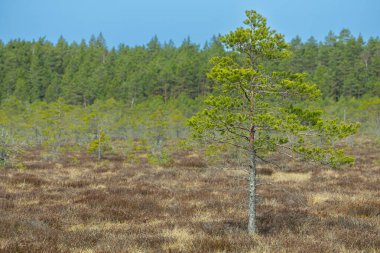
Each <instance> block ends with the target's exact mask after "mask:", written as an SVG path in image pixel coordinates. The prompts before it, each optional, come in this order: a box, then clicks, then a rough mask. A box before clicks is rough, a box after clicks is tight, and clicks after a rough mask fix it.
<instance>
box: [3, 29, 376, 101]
mask: <svg viewBox="0 0 380 253" xmlns="http://www.w3.org/2000/svg"><path fill="white" fill-rule="evenodd" d="M290 47H291V51H292V52H293V57H291V58H289V59H287V60H283V61H281V62H271V63H270V65H271V66H270V67H271V68H272V69H273V70H281V71H292V72H306V73H308V75H309V78H310V80H312V81H313V82H315V83H316V84H317V85H318V86H319V88H320V89H321V91H322V94H323V96H324V97H325V98H332V99H334V100H336V101H337V100H339V99H340V98H341V97H355V98H359V97H362V96H363V95H365V94H369V95H370V96H379V95H380V40H379V38H370V39H368V41H365V40H364V39H363V38H362V37H361V36H358V37H354V36H353V35H351V33H350V31H349V30H347V29H344V30H342V31H341V32H340V33H339V35H335V34H333V33H332V32H330V33H329V34H328V35H327V36H326V39H325V41H323V42H318V41H317V40H316V39H314V38H313V37H311V38H310V39H308V40H307V41H306V42H302V40H301V39H300V38H299V37H296V38H294V39H292V40H291V42H290ZM228 53H229V52H228V51H226V50H225V49H224V48H223V46H222V44H221V43H220V42H219V41H218V39H217V37H214V38H213V39H212V40H211V41H210V42H208V43H206V44H205V45H204V46H200V45H197V44H195V43H193V42H191V40H190V38H187V39H185V40H184V41H183V43H182V44H181V45H179V46H175V45H174V43H173V42H166V43H161V42H160V41H159V40H158V38H157V37H154V38H152V39H151V40H150V41H149V43H148V44H147V45H143V46H135V47H129V46H126V45H123V44H121V45H120V46H119V47H118V48H117V49H116V48H112V49H108V47H107V46H106V42H105V39H104V37H103V36H102V34H99V35H98V36H92V37H91V39H90V40H89V41H88V42H86V41H84V40H83V41H82V42H81V43H76V42H73V43H71V44H69V43H68V42H67V41H66V40H65V39H64V38H63V37H61V38H60V39H59V40H58V42H57V43H55V44H53V43H51V42H49V41H47V40H45V39H44V38H41V39H39V40H37V41H24V40H19V39H18V40H11V41H9V42H8V43H3V42H1V41H0V101H4V100H5V99H7V98H9V97H11V96H14V97H15V98H17V99H19V100H21V101H27V102H34V101H46V102H53V101H57V99H59V98H62V99H63V100H64V101H65V102H66V103H68V104H73V105H83V106H87V105H90V104H93V103H94V102H95V100H97V99H100V100H105V99H109V98H113V99H115V100H118V101H122V102H124V103H127V104H131V105H133V104H134V103H138V102H141V101H144V100H145V99H147V98H149V97H151V96H155V95H160V96H162V97H163V99H164V101H167V100H168V99H169V98H176V97H178V96H179V95H181V94H183V95H186V96H188V97H190V98H196V97H198V96H199V95H205V94H206V93H208V92H209V91H211V90H212V85H211V84H210V83H209V81H207V78H206V73H207V71H208V69H209V67H210V66H209V63H208V62H209V60H210V59H211V58H212V57H213V56H220V55H223V54H228Z"/></svg>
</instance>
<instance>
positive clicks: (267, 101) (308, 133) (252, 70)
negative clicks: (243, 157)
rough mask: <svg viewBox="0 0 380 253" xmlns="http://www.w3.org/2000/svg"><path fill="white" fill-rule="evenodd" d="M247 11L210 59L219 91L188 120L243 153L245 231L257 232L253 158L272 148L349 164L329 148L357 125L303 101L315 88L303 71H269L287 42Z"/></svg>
mask: <svg viewBox="0 0 380 253" xmlns="http://www.w3.org/2000/svg"><path fill="white" fill-rule="evenodd" d="M246 15H247V20H245V22H244V24H245V25H246V26H245V27H241V28H237V29H236V30H235V31H233V32H230V33H229V34H227V35H225V36H223V37H221V41H222V42H223V43H224V44H225V46H226V47H227V48H229V49H230V50H232V52H233V54H231V55H230V56H225V57H216V58H214V59H213V60H212V63H213V65H214V66H213V68H212V70H211V71H210V72H209V74H208V77H209V78H210V79H211V80H213V81H214V82H215V84H216V85H217V86H218V91H217V92H216V93H215V94H213V95H211V96H209V97H208V98H207V99H206V100H205V103H206V105H207V106H208V108H207V109H205V110H203V111H200V112H199V113H198V114H197V115H196V116H194V117H192V118H191V119H190V120H189V125H190V126H192V127H193V129H194V135H195V136H196V137H203V138H206V140H208V141H216V142H222V143H227V144H231V145H233V146H236V147H239V148H241V149H242V150H245V151H246V152H247V155H248V156H249V162H250V165H249V171H250V174H249V185H248V189H249V222H248V231H249V232H252V233H256V232H257V226H256V186H257V183H256V163H257V161H258V160H263V161H265V160H266V158H265V157H266V155H268V154H270V153H272V152H275V151H277V152H280V153H284V154H287V155H291V156H301V157H302V158H304V159H309V160H313V161H319V162H322V163H326V164H330V165H332V166H338V165H340V164H344V163H350V162H352V158H350V157H347V156H345V155H344V153H343V150H336V149H334V146H333V143H334V141H336V140H337V139H339V138H342V137H345V136H347V135H349V134H351V133H354V132H355V131H356V129H357V125H355V124H344V123H340V122H337V121H335V120H324V119H323V118H322V115H321V111H319V110H312V109H311V108H308V107H307V106H305V105H307V103H308V101H310V100H315V99H317V98H318V97H319V96H320V91H319V90H318V89H317V87H316V85H314V84H312V83H310V82H308V81H307V79H306V76H305V75H304V74H299V73H297V74H292V73H289V72H273V71H270V70H268V69H267V68H266V67H265V65H264V64H263V63H265V62H267V61H275V60H280V59H284V58H287V57H288V56H289V50H288V48H289V46H288V45H287V44H286V43H285V41H284V38H283V36H282V35H280V34H278V33H276V32H275V31H273V30H271V29H270V28H269V27H268V26H267V22H266V19H265V18H264V17H262V16H261V15H260V14H258V13H257V12H255V11H247V12H246ZM299 103H303V106H302V107H301V106H299ZM320 137H322V138H323V139H324V140H323V141H322V142H319V143H320V144H319V145H317V144H316V143H318V142H316V141H315V139H318V138H320ZM289 153H291V154H289Z"/></svg>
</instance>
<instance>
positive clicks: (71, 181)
mask: <svg viewBox="0 0 380 253" xmlns="http://www.w3.org/2000/svg"><path fill="white" fill-rule="evenodd" d="M350 152H351V153H352V154H354V155H355V156H356V157H357V162H356V164H355V165H354V166H353V167H351V168H342V169H339V170H333V169H326V168H320V167H316V166H310V165H304V164H297V163H289V164H287V166H286V167H287V168H288V169H285V170H280V169H276V168H271V167H269V166H268V165H266V164H261V165H260V167H259V181H260V184H261V185H260V186H259V190H258V192H259V205H258V227H259V230H260V233H259V234H258V235H255V236H252V235H249V234H247V232H246V224H247V212H246V210H247V192H246V191H245V187H246V181H245V179H244V178H245V176H246V172H245V171H244V170H243V169H241V168H239V167H234V166H217V167H211V166H205V165H206V164H205V163H204V162H203V161H202V160H201V159H200V158H199V157H197V156H195V155H191V154H185V153H184V154H180V155H178V154H177V156H176V159H175V163H174V164H173V165H172V166H170V167H159V166H148V165H147V164H144V163H142V164H133V163H130V162H128V160H126V159H125V158H121V157H120V158H119V157H113V158H110V159H106V160H103V161H100V162H96V161H94V160H93V159H90V158H89V157H87V156H86V155H81V156H78V157H77V158H76V159H69V158H68V157H66V158H65V159H63V160H60V161H57V162H48V161H43V160H41V159H40V158H39V157H40V156H39V153H38V152H37V151H30V152H27V153H26V154H25V156H24V161H23V163H24V167H25V169H24V170H15V169H2V170H0V252H380V147H379V145H378V144H375V143H373V142H361V143H360V144H357V145H355V147H354V148H353V149H352V150H351V151H350Z"/></svg>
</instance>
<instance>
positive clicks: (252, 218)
mask: <svg viewBox="0 0 380 253" xmlns="http://www.w3.org/2000/svg"><path fill="white" fill-rule="evenodd" d="M249 167H250V168H249V185H248V187H249V197H248V198H249V200H248V203H249V210H248V232H249V233H257V226H256V151H255V149H254V148H253V147H251V150H250V165H249Z"/></svg>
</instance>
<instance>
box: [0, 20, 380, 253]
mask: <svg viewBox="0 0 380 253" xmlns="http://www.w3.org/2000/svg"><path fill="white" fill-rule="evenodd" d="M251 14H252V13H251ZM255 17H256V18H257V17H260V16H255ZM251 18H252V20H251V22H253V23H252V24H251V25H253V26H254V25H257V24H258V23H260V22H263V20H261V21H260V20H259V21H257V20H254V19H253V17H251ZM257 22H258V23H257ZM248 25H249V23H248ZM237 31H239V29H238V30H237ZM242 31H243V30H240V32H242ZM261 32H263V31H262V30H260V29H259V31H258V32H257V34H254V35H255V36H258V35H263V34H260V33H261ZM237 33H238V32H237ZM243 33H244V32H242V34H240V35H243ZM235 35H236V36H237V37H234V36H235ZM235 35H234V34H233V33H231V34H230V35H229V36H230V37H228V35H227V36H224V37H223V36H218V37H214V38H213V39H212V40H211V41H210V42H207V43H206V44H205V45H203V46H200V45H197V44H194V43H192V42H191V40H190V38H187V39H185V40H184V41H183V43H182V44H181V45H180V46H175V45H174V44H173V43H172V42H165V43H161V42H160V41H159V40H158V38H157V37H154V38H152V40H151V41H150V42H149V43H148V44H147V45H144V46H136V47H129V46H126V45H123V44H121V45H120V46H119V47H118V48H111V49H110V48H108V47H107V46H106V42H105V39H104V38H103V36H102V34H99V35H98V36H97V37H95V36H93V37H92V38H91V39H90V41H89V42H86V41H84V40H83V41H82V42H81V43H79V44H78V43H76V42H73V43H71V44H69V43H67V42H66V41H65V39H64V38H60V39H59V40H58V42H57V43H51V42H49V41H46V40H45V39H44V38H41V39H39V40H38V41H22V40H12V41H9V42H7V43H3V42H1V41H0V167H1V168H2V169H1V171H0V172H1V174H0V178H1V181H0V207H1V208H0V214H1V215H0V217H1V218H0V225H1V226H0V249H1V250H4V251H6V252H7V251H8V252H17V251H19V252H23V251H25V250H26V249H28V250H31V251H34V252H49V251H50V252H59V251H62V252H67V251H75V250H77V251H84V250H93V251H96V252H98V251H99V252H107V251H108V252H114V251H129V252H138V251H142V252H157V251H174V252H210V251H227V252H231V251H237V252H249V251H251V250H257V251H273V252H278V251H280V250H283V249H285V251H289V252H296V251H297V250H298V251H299V250H300V247H299V246H298V245H299V244H300V241H301V242H302V243H303V244H304V247H305V249H309V251H310V252H318V250H320V251H321V252H326V251H337V252H342V251H371V250H372V251H375V250H376V249H377V248H379V247H380V241H379V240H378V238H380V236H379V235H380V232H379V226H380V224H379V221H378V217H379V213H378V211H376V210H378V209H379V207H380V203H379V202H378V201H377V200H376V197H380V196H378V192H379V185H380V184H379V179H378V173H379V160H378V157H377V155H376V154H378V152H379V141H380V139H379V138H380V98H379V96H380V40H379V38H370V39H368V40H367V41H365V40H364V39H363V38H362V37H361V36H359V37H354V36H353V35H351V34H350V32H349V31H348V30H346V29H344V30H342V31H341V32H340V33H339V34H338V35H335V34H333V33H331V32H330V33H329V34H328V35H327V36H326V39H325V41H323V42H317V41H316V40H315V39H314V38H313V37H311V38H310V39H308V40H307V41H306V42H302V41H301V39H300V38H299V37H296V38H294V39H292V40H291V41H290V43H289V44H286V43H285V42H284V41H283V39H282V37H281V36H280V37H277V36H278V35H277V34H274V33H270V34H269V36H274V37H273V38H275V39H277V40H278V41H277V42H279V44H278V45H276V46H279V45H280V47H283V48H286V56H290V57H282V56H280V55H274V54H272V53H276V52H274V51H276V50H274V51H273V52H271V51H270V50H268V51H267V52H264V55H261V56H264V57H259V58H255V57H253V58H252V59H250V60H251V61H247V59H246V58H244V57H245V56H244V54H245V53H247V52H248V53H249V52H253V51H252V50H254V48H252V47H249V45H248V46H247V45H245V46H247V48H248V49H247V48H244V47H240V46H239V42H242V40H243V39H242V37H241V36H240V35H239V34H235ZM238 35H239V36H240V37H239V36H238ZM267 35H268V34H267ZM263 36H264V37H265V34H264V35H263ZM255 38H256V37H255ZM255 38H253V39H255ZM273 38H272V39H273ZM266 39H267V38H265V39H264V41H265V43H268V41H267V40H266ZM243 42H244V41H243ZM259 42H260V41H259ZM272 42H273V41H272ZM277 42H276V43H277ZM223 43H224V44H223ZM260 43H261V42H260ZM270 43H271V42H270V41H269V47H270V45H272V44H270ZM276 43H275V44H276ZM243 44H244V43H243ZM225 45H227V46H229V47H230V48H225ZM260 45H261V46H264V47H263V48H264V51H265V50H266V49H268V48H266V46H268V44H266V45H264V44H260ZM231 48H232V49H233V50H231ZM276 49H278V48H276ZM250 50H251V51H250ZM254 53H255V54H258V55H260V54H259V53H260V52H254ZM261 53H262V52H261ZM266 53H268V54H266ZM212 58H213V59H214V60H212V61H211V64H210V63H209V62H210V59H212ZM247 66H248V67H247ZM206 73H209V78H207V75H206ZM269 73H274V74H273V75H272V74H269ZM290 73H304V74H296V75H292V74H290ZM252 77H254V78H258V79H259V81H257V83H259V84H260V85H263V86H268V87H269V86H271V85H269V84H271V82H272V80H271V78H275V79H276V80H277V81H279V82H280V83H281V84H282V85H285V86H286V87H288V88H289V89H288V90H286V91H284V90H281V88H279V89H276V87H275V86H273V87H272V88H273V89H272V88H270V89H269V90H268V89H267V90H260V92H257V93H255V94H254V95H253V97H249V96H248V97H247V96H246V95H247V93H246V92H245V91H246V90H247V89H248V88H249V87H248V86H244V85H246V84H247V83H245V82H241V83H242V84H243V85H242V87H241V88H242V89H241V90H240V91H239V90H236V89H235V88H236V87H234V86H233V85H232V84H236V82H237V83H239V80H240V81H241V80H243V79H244V78H248V79H249V78H252ZM239 78H240V79H239ZM248 83H249V82H248ZM312 83H313V84H312ZM304 84H308V85H306V86H305V85H304ZM309 84H310V85H309ZM314 84H315V85H314ZM291 86H292V87H291ZM277 88H278V87H277ZM293 88H295V89H298V90H297V93H298V95H300V94H301V93H302V94H301V95H300V96H299V97H297V96H298V95H297V96H296V97H295V98H294V97H288V96H287V95H289V94H288V93H289V91H291V90H292V89H293ZM301 88H302V89H301ZM241 91H242V93H239V92H241ZM264 93H271V95H270V96H264ZM274 93H276V94H274ZM290 93H291V92H290ZM238 95H241V96H240V98H239V99H241V98H242V100H239V99H238V97H239V96H238ZM248 95H249V94H248ZM318 96H321V98H322V99H321V100H315V101H310V100H306V99H305V98H306V97H311V98H315V97H318ZM206 97H208V99H207V100H206V103H204V102H203V101H204V99H205V98H206ZM245 98H247V101H245V100H244V99H245ZM251 100H252V101H254V102H253V103H255V107H254V110H259V111H258V114H256V113H255V114H252V115H251V114H250V113H251V111H252V110H250V109H249V108H250V107H249V106H250V105H251V103H250V102H252V101H251ZM256 103H257V104H256ZM247 106H248V107H247ZM256 106H257V107H256ZM247 108H248V109H247ZM316 108H319V109H318V110H316ZM204 109H208V110H206V111H205V113H203V116H206V118H207V119H206V120H205V118H203V119H202V117H201V116H200V115H201V114H198V116H196V117H195V118H192V120H190V125H191V126H193V127H196V130H198V133H203V132H204V130H206V129H208V130H210V129H211V130H217V132H218V134H217V135H215V131H212V133H211V135H209V137H213V138H214V137H221V136H224V137H227V139H223V141H221V142H213V143H212V145H210V143H208V142H205V141H204V140H201V141H194V140H193V139H192V138H191V134H190V132H191V130H190V129H189V127H188V122H189V121H188V120H189V119H190V118H191V117H193V116H194V115H196V113H197V112H199V111H203V110H204ZM251 109H252V108H251ZM244 110H246V111H244ZM221 112H223V113H221ZM226 112H227V113H226ZM273 112H275V113H273ZM322 112H323V113H322ZM197 117H198V118H197ZM276 117H277V118H276ZM218 120H221V122H222V123H223V125H220V124H219V123H220V122H219V123H218ZM279 120H280V121H279ZM251 121H254V122H259V123H260V124H256V125H254V126H253V127H254V132H253V134H255V131H258V133H259V134H257V135H256V136H255V137H256V138H255V140H256V141H257V143H258V146H257V147H258V148H259V149H260V150H257V152H256V150H255V154H254V155H255V156H257V159H258V163H257V170H258V171H257V172H258V175H259V177H258V185H259V186H260V185H261V186H260V187H258V189H257V191H258V193H259V196H260V197H259V199H258V200H257V204H258V206H257V209H258V215H257V227H258V230H259V231H260V232H261V235H259V236H256V237H252V236H250V235H248V234H246V233H245V230H246V224H247V223H248V215H247V212H246V209H247V203H246V200H247V199H248V193H247V191H246V189H245V188H246V182H245V181H244V178H245V177H246V176H247V174H246V173H247V171H246V170H244V167H246V166H247V163H246V161H247V155H246V154H245V153H244V152H241V149H239V146H240V145H241V144H242V142H240V141H239V140H235V139H232V144H234V145H227V144H231V143H230V141H231V139H230V138H229V137H231V136H235V137H236V136H243V137H247V138H248V139H247V141H248V143H250V140H249V138H250V136H249V135H248V136H247V135H242V134H241V133H242V131H243V132H244V131H245V130H247V131H248V132H249V131H250V130H251V129H252V124H250V123H252V122H251ZM236 122H237V123H239V124H238V125H235V128H229V126H230V124H231V123H236ZM321 122H322V123H323V122H328V124H325V125H324V123H323V124H322V123H321ZM338 122H341V123H338ZM356 122H359V123H360V129H359V133H358V134H357V135H356V136H351V137H348V133H352V132H355V130H356V127H357V126H358V125H357V124H356ZM352 123H355V124H352ZM226 126H227V128H226ZM236 126H237V128H236ZM197 127H198V128H197ZM255 128H256V129H255ZM272 128H273V129H272ZM231 129H232V130H231ZM237 129H238V130H237ZM310 129H311V130H312V131H314V130H318V131H319V132H323V133H324V135H318V137H323V138H322V139H321V138H319V140H316V139H312V140H311V141H310V140H307V137H308V136H307V135H309V134H310V133H311V132H309V130H310ZM342 129H344V131H343V130H342ZM262 130H265V131H266V132H265V131H262ZM296 130H297V131H296ZM298 130H300V131H301V134H299V133H300V131H298ZM231 131H232V132H231ZM273 131H275V132H276V133H274V132H273ZM318 131H317V132H318ZM226 133H227V134H226ZM313 133H314V132H313ZM326 133H327V135H326ZM335 135H338V136H339V137H341V138H343V137H345V138H344V139H343V140H341V138H335ZM214 139H218V138H214ZM208 140H210V138H209V139H208ZM287 144H296V149H293V150H292V151H296V152H299V153H303V156H301V160H295V161H294V160H290V159H289V158H290V156H291V154H289V153H288V152H287V151H286V150H282V151H284V152H279V150H278V149H277V148H275V146H276V145H280V146H283V147H284V148H287V147H286V146H287ZM311 144H313V145H317V146H319V147H322V146H323V147H326V145H328V147H329V149H318V148H317V149H313V148H312V146H311ZM343 145H346V146H347V145H348V146H349V147H350V149H351V150H349V155H350V156H351V157H354V158H356V161H355V163H354V168H353V169H356V170H353V171H352V168H343V169H341V170H331V169H328V170H327V171H325V172H323V171H322V170H321V167H317V166H316V165H305V163H304V162H303V159H306V158H312V160H315V161H322V162H325V164H330V165H333V167H334V166H335V167H337V166H339V165H343V164H345V163H352V162H353V161H354V160H352V159H351V158H348V157H346V156H343V153H342V152H340V151H339V152H338V153H336V152H335V153H334V150H335V149H336V148H338V149H339V148H340V147H342V146H343ZM243 146H244V145H243ZM337 155H338V156H337ZM248 156H249V154H248ZM251 161H252V160H251ZM268 161H274V162H275V164H276V165H274V166H271V165H270V164H269V163H268ZM255 166H256V165H255ZM227 168H229V169H227ZM376 175H377V176H376ZM273 185H276V187H273ZM267 186H268V187H267ZM351 186H355V187H354V188H351ZM359 189H360V190H359ZM353 194H356V195H355V196H357V197H355V196H354V195H353ZM377 199H378V198H377ZM255 201H256V200H255ZM17 217H21V218H20V219H19V218H17ZM250 222H251V220H250ZM326 230H329V231H330V230H331V231H336V233H335V234H334V233H330V234H329V233H328V234H326V233H324V232H325V231H326ZM11 235H17V236H15V237H12V236H11ZM267 235H268V236H267ZM36 236H37V237H36ZM260 236H263V237H260ZM300 238H301V239H300ZM368 240H370V241H368ZM70 245H73V246H70ZM111 246H112V247H111ZM110 247H111V248H110ZM301 251H302V250H301Z"/></svg>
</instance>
